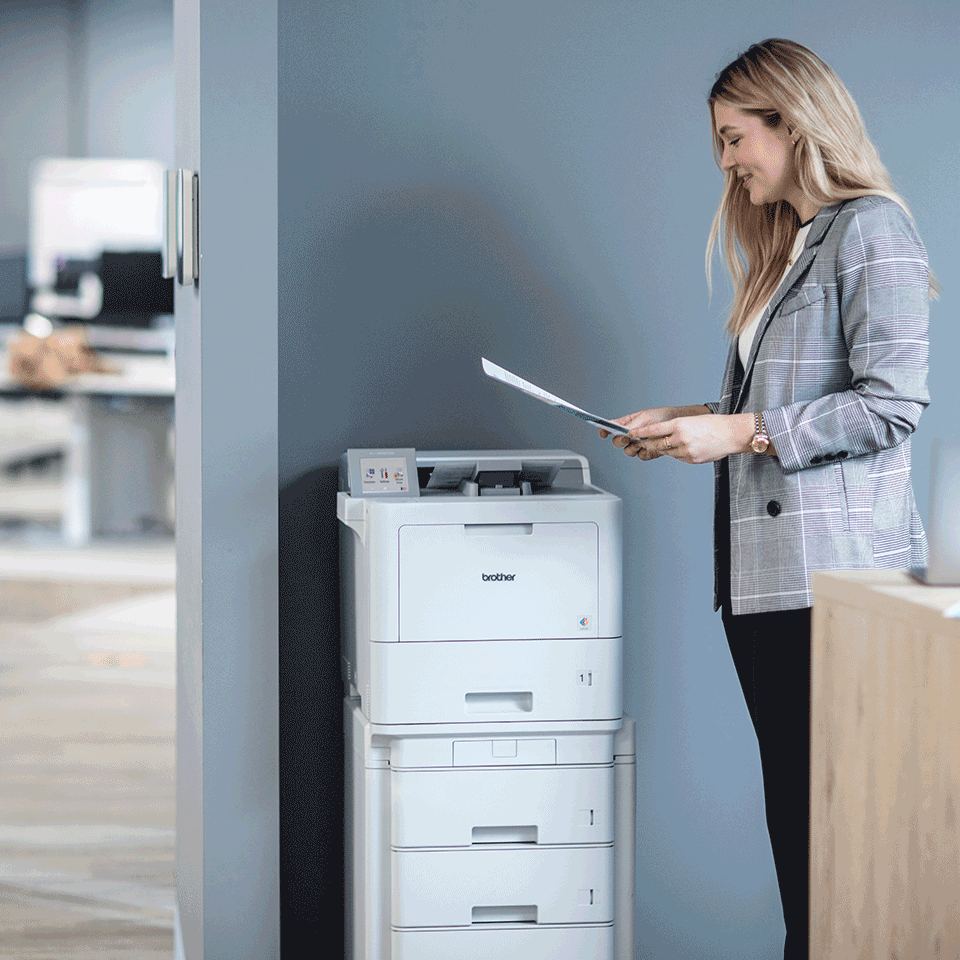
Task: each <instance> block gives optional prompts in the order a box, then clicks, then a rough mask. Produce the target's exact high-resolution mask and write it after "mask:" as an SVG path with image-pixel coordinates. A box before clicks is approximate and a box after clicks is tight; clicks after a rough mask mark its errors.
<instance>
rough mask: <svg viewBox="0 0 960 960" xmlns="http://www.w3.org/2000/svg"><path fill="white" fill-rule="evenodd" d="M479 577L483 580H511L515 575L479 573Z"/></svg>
mask: <svg viewBox="0 0 960 960" xmlns="http://www.w3.org/2000/svg"><path fill="white" fill-rule="evenodd" d="M480 576H481V577H483V579H484V580H512V579H513V578H514V577H515V576H516V574H515V573H481V574H480Z"/></svg>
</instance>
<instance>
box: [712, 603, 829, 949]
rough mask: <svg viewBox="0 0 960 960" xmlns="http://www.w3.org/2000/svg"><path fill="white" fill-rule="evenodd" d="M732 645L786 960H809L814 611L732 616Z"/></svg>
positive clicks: (727, 618) (728, 618)
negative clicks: (756, 755)
mask: <svg viewBox="0 0 960 960" xmlns="http://www.w3.org/2000/svg"><path fill="white" fill-rule="evenodd" d="M723 626H724V629H725V630H726V633H727V642H728V643H729V645H730V653H731V655H732V656H733V662H734V665H735V666H736V668H737V676H738V677H739V678H740V686H741V688H742V689H743V695H744V698H745V699H746V701H747V707H748V709H749V711H750V719H751V720H752V721H753V728H754V730H755V731H756V733H757V741H758V743H759V745H760V765H761V767H762V770H763V792H764V802H765V806H766V813H767V829H768V830H769V832H770V845H771V846H772V848H773V861H774V864H775V866H776V870H777V883H778V884H779V886H780V899H781V902H782V903H783V918H784V922H785V924H786V928H787V936H786V941H785V943H784V950H783V956H784V960H807V958H808V956H809V954H808V949H809V948H808V943H807V937H808V925H809V909H810V908H809V847H810V628H811V623H810V608H809V607H807V608H805V609H803V610H786V611H779V612H775V613H753V614H749V613H748V614H743V615H740V616H733V615H732V614H731V613H730V612H729V610H728V609H726V608H724V610H723Z"/></svg>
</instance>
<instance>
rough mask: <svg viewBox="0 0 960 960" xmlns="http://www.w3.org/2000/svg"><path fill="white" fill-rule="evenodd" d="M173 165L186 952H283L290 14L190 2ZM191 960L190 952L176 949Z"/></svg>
mask: <svg viewBox="0 0 960 960" xmlns="http://www.w3.org/2000/svg"><path fill="white" fill-rule="evenodd" d="M174 16H175V36H176V98H177V111H176V113H177V135H176V165H177V166H178V167H183V168H187V169H191V170H196V171H198V172H199V178H200V237H201V252H200V283H199V285H198V286H187V287H182V286H180V285H177V287H176V314H177V331H176V334H177V358H176V359H177V401H176V417H177V902H178V909H179V925H178V928H177V931H176V932H177V936H178V940H177V941H176V942H175V947H176V949H177V950H180V949H182V951H183V953H182V956H184V957H187V958H189V960H204V958H206V960H215V958H224V960H262V958H265V960H270V958H275V957H277V956H279V954H280V904H279V858H280V845H279V812H278V808H279V803H280V798H279V797H278V792H277V784H278V781H279V773H278V746H277V743H278V727H277V724H278V718H277V714H278V688H277V687H278V685H277V672H278V656H277V635H278V628H277V606H278V604H277V543H278V536H277V423H278V420H277V269H278V261H277V236H278V225H277V191H276V184H277V164H276V157H277V122H276V110H277V42H276V37H277V5H276V3H275V2H273V0H250V2H245V3H242V4H239V5H238V4H237V3H236V0H176V3H175V5H174ZM178 955H179V954H178Z"/></svg>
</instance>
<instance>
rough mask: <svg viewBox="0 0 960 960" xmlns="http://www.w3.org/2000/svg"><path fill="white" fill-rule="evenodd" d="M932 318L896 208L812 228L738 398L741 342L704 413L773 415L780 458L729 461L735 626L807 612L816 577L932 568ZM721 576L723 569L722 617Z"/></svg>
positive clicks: (768, 314)
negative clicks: (926, 443) (920, 430)
mask: <svg viewBox="0 0 960 960" xmlns="http://www.w3.org/2000/svg"><path fill="white" fill-rule="evenodd" d="M928 312H929V268H928V265H927V256H926V251H925V250H924V247H923V244H922V242H921V241H920V238H919V237H918V236H917V233H916V230H915V229H914V226H913V223H912V221H911V220H910V218H909V217H908V216H907V214H906V213H904V211H903V210H902V209H901V208H900V207H899V206H898V205H897V204H896V203H894V202H893V201H891V200H887V199H886V198H884V197H879V196H869V197H861V198H857V199H855V200H848V201H845V202H843V203H839V204H835V205H833V206H829V207H824V208H823V209H822V210H821V211H820V212H819V213H818V214H817V216H816V218H815V219H814V221H813V224H812V225H811V227H810V232H809V234H808V236H807V241H806V245H805V247H804V249H803V252H802V253H801V255H800V257H799V259H798V260H797V262H796V264H794V266H793V268H792V269H791V270H790V272H789V273H788V274H787V276H786V277H784V280H783V282H782V283H781V285H780V287H779V288H778V289H777V292H776V293H775V294H774V297H773V299H772V300H771V301H770V305H769V306H768V308H767V310H766V311H765V312H764V315H763V318H762V319H761V322H760V326H759V328H758V330H757V333H756V336H755V338H754V342H753V347H752V349H751V352H750V356H749V357H748V359H747V363H746V366H745V367H744V372H743V378H742V381H741V383H740V386H739V389H735V379H736V378H735V371H736V365H737V352H736V351H737V346H736V342H734V343H733V344H732V346H731V350H730V355H729V357H728V359H727V365H726V369H725V371H724V374H723V381H722V385H721V393H720V401H719V403H715V404H707V406H708V407H709V408H710V409H711V410H712V411H713V412H714V413H724V414H729V413H742V412H751V413H752V412H754V411H758V410H759V411H762V412H763V418H764V421H765V423H766V426H767V430H768V432H769V434H770V439H771V441H772V442H773V445H774V447H775V448H776V451H777V456H775V457H772V456H767V455H758V454H754V453H741V454H733V455H731V456H730V457H728V458H727V467H728V475H729V490H730V601H731V609H732V612H733V613H734V614H742V613H758V612H763V611H769V610H791V609H798V608H800V607H807V606H811V605H812V604H813V597H812V595H811V592H810V574H811V572H812V571H814V570H836V569H861V568H869V567H887V568H908V567H915V566H922V565H923V564H925V563H926V557H927V542H926V535H925V534H924V531H923V527H922V525H921V523H920V517H919V515H918V513H917V508H916V504H915V502H914V496H913V486H912V483H911V479H910V434H911V433H913V431H914V429H915V428H916V426H917V421H918V420H919V418H920V414H921V412H922V411H923V409H924V407H925V406H926V405H927V404H928V403H929V402H930V395H929V393H928V391H927V363H928V354H929V349H928V339H927V319H928ZM715 468H716V476H717V486H718V494H719V487H720V468H721V464H720V463H718V464H715ZM718 503H719V496H718ZM724 512H725V511H724ZM719 535H720V536H722V535H723V533H722V531H720V532H719ZM714 552H715V557H716V558H717V560H718V561H719V557H720V556H721V554H720V550H719V548H718V547H717V545H716V544H715V551H714ZM720 575H721V571H720V563H719V562H716V563H715V589H714V608H715V609H716V608H717V607H718V606H719V603H720V596H721V594H720V590H719V586H720V581H719V577H720Z"/></svg>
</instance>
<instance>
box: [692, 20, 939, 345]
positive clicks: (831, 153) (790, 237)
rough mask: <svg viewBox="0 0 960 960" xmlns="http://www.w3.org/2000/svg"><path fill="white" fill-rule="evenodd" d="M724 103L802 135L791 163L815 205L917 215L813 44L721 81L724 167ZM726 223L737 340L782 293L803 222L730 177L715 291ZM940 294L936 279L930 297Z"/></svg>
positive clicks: (745, 65)
mask: <svg viewBox="0 0 960 960" xmlns="http://www.w3.org/2000/svg"><path fill="white" fill-rule="evenodd" d="M718 101H722V102H723V103H725V104H728V105H730V106H733V107H735V108H737V109H738V110H741V111H743V112H744V113H748V114H753V115H755V116H758V117H760V119H761V120H763V121H764V122H765V123H766V124H767V125H768V126H770V127H771V128H773V127H776V126H778V125H779V124H780V122H781V121H784V122H786V124H787V126H788V127H789V128H790V129H791V131H792V132H793V134H794V136H797V137H798V139H797V143H796V146H795V147H794V164H795V167H796V171H797V180H798V183H799V185H800V189H801V190H803V192H804V194H805V195H806V196H807V197H808V198H809V199H810V200H812V201H813V202H814V203H815V204H817V205H818V206H821V207H824V206H828V205H830V204H834V203H838V202H839V201H841V200H849V199H851V198H853V197H863V196H868V195H876V194H879V195H880V196H884V197H888V198H889V199H891V200H893V201H895V202H896V203H898V204H899V205H900V206H901V207H902V208H903V209H904V210H905V211H906V213H907V214H908V215H909V214H910V210H909V208H908V207H907V204H906V202H905V201H904V200H903V198H902V197H901V196H900V195H899V194H898V193H896V191H895V190H894V189H893V183H892V181H891V179H890V175H889V174H888V173H887V170H886V167H884V165H883V164H882V163H881V161H880V157H879V155H878V154H877V150H876V147H874V145H873V143H871V141H870V138H869V137H868V136H867V131H866V128H865V126H864V123H863V119H862V118H861V116H860V111H859V110H858V109H857V105H856V104H855V103H854V101H853V98H852V97H851V96H850V94H849V93H848V91H847V89H846V87H845V86H844V85H843V83H842V82H841V80H840V78H839V77H838V76H837V75H836V74H835V73H834V72H833V70H831V69H830V67H828V66H827V65H826V64H825V63H824V62H823V61H822V60H821V59H820V58H819V57H818V56H817V55H816V54H815V53H813V52H812V51H810V50H808V49H807V48H806V47H803V46H801V45H800V44H799V43H794V42H793V41H791V40H777V39H771V40H764V41H763V42H762V43H755V44H754V45H753V46H752V47H750V48H749V49H748V50H747V51H746V52H745V53H743V54H741V55H740V56H739V57H738V58H737V59H736V60H734V61H733V63H731V64H729V66H727V67H725V68H724V69H723V70H721V71H720V73H719V74H718V75H717V79H716V82H715V83H714V85H713V88H712V89H711V91H710V96H709V97H708V99H707V102H708V105H709V107H710V121H711V125H712V128H713V152H714V157H715V159H716V161H717V165H718V166H719V165H720V162H721V159H722V155H723V141H722V139H721V137H720V134H719V133H718V132H717V129H716V123H715V121H714V107H715V106H716V104H717V102H718ZM721 226H722V227H723V252H724V259H725V260H726V263H727V267H728V269H729V270H730V274H731V276H732V277H733V286H734V300H733V306H732V309H731V313H730V318H729V320H728V321H727V329H728V331H729V332H730V333H731V335H733V336H737V335H738V334H739V333H740V332H741V331H742V330H743V328H744V327H745V326H746V325H747V324H748V323H749V322H750V319H751V318H752V317H753V316H754V315H755V314H756V312H757V310H759V309H760V307H761V306H762V305H763V304H764V303H766V301H767V300H768V299H769V298H770V297H771V296H773V294H774V292H775V291H776V288H777V286H778V284H779V281H780V278H781V277H782V276H783V272H784V270H785V269H786V267H787V259H788V257H789V256H790V251H791V249H792V247H793V243H794V240H795V239H796V236H797V231H798V230H799V229H800V218H799V217H798V216H797V213H796V211H795V210H794V208H793V207H792V206H791V205H790V204H789V203H787V202H786V201H785V200H780V201H777V202H776V203H770V204H761V205H759V206H754V205H753V204H752V203H751V202H750V197H749V194H748V193H747V190H746V188H745V187H744V185H743V184H742V183H741V182H740V181H739V180H738V178H737V175H736V173H735V172H734V171H733V170H727V171H726V173H725V178H724V185H723V194H722V196H721V198H720V206H719V207H718V208H717V212H716V214H715V216H714V218H713V224H712V226H711V228H710V237H709V240H708V242H707V256H706V268H707V284H708V285H710V283H711V269H710V265H711V260H712V255H713V248H714V244H715V243H716V240H717V237H718V235H719V233H720V230H721ZM938 290H939V284H938V283H937V281H936V279H935V278H934V277H933V275H932V274H931V276H930V294H931V296H934V297H935V296H936V294H937V291H938Z"/></svg>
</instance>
